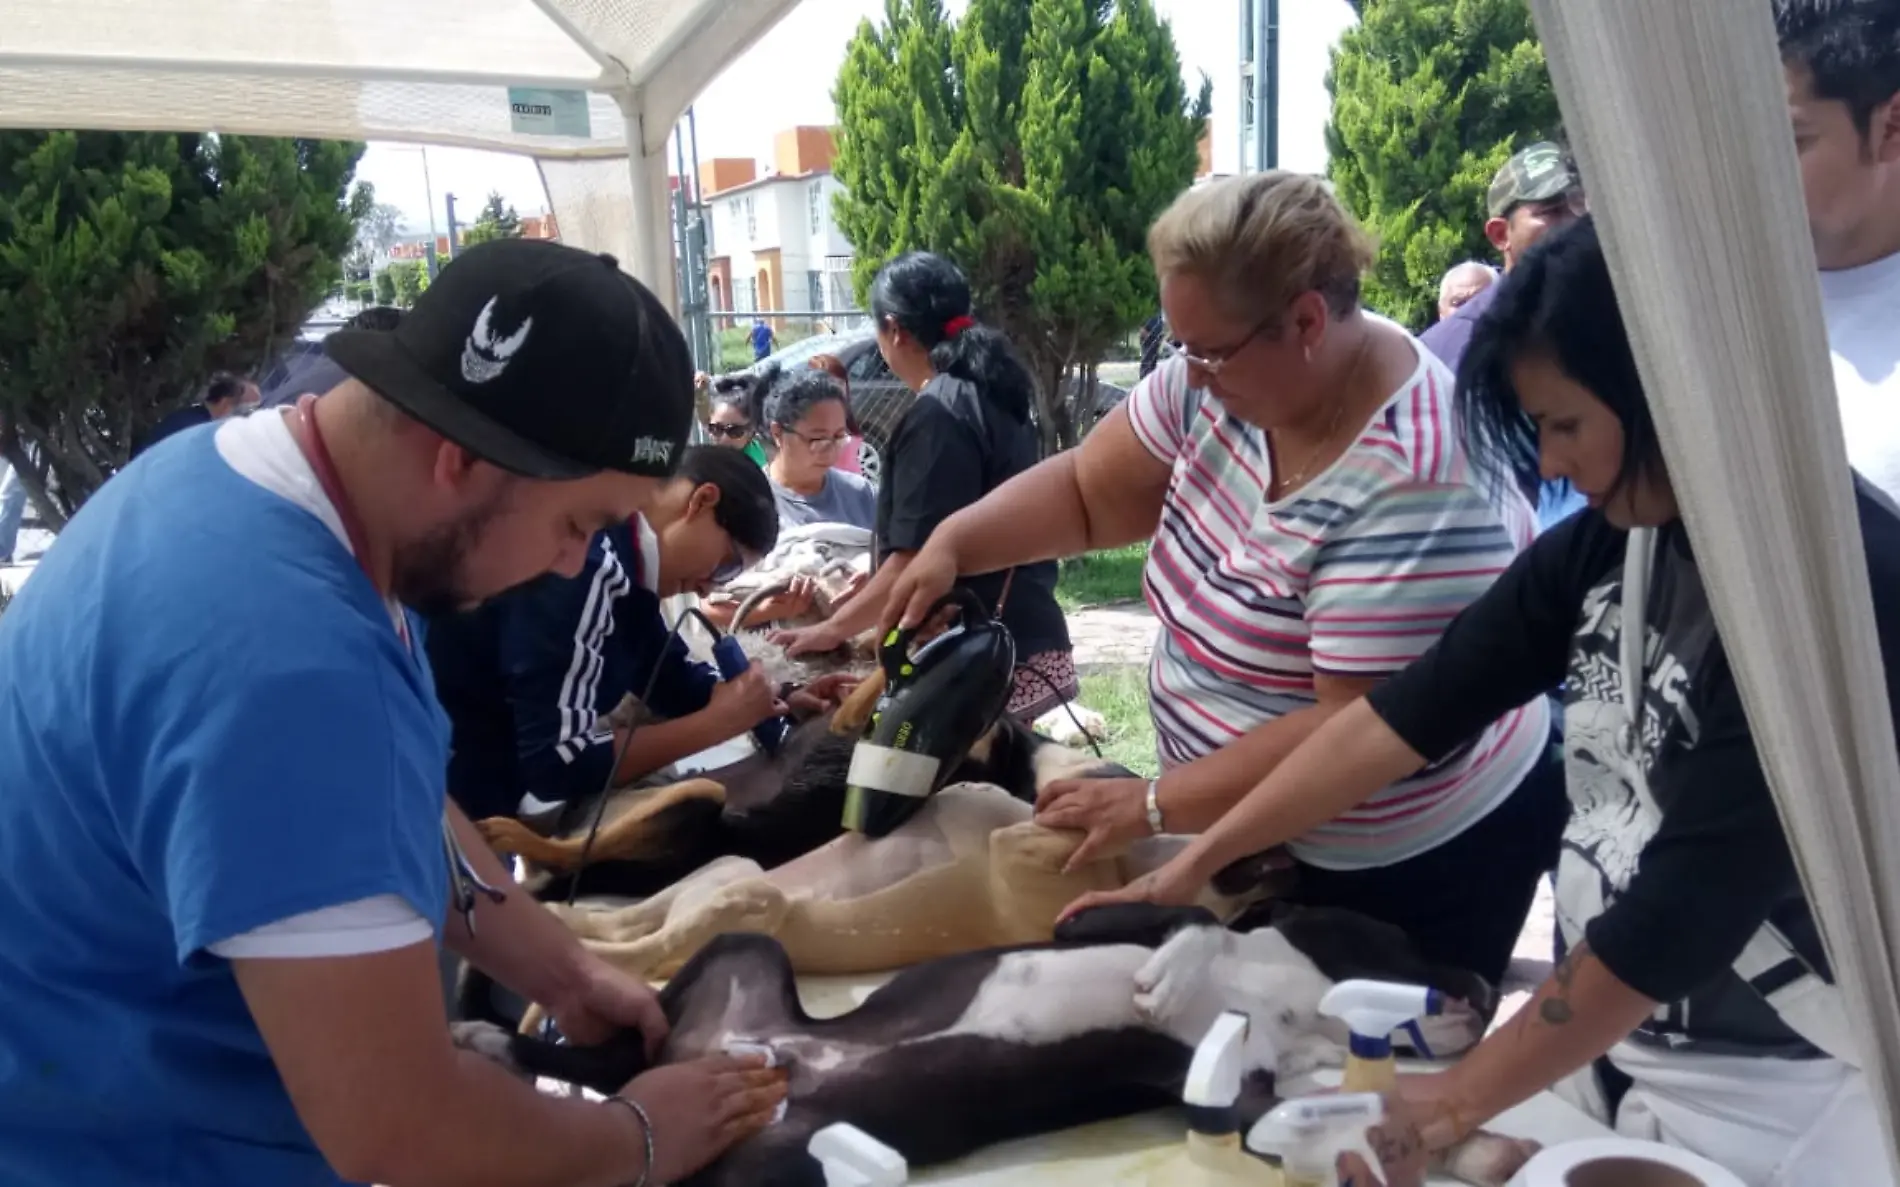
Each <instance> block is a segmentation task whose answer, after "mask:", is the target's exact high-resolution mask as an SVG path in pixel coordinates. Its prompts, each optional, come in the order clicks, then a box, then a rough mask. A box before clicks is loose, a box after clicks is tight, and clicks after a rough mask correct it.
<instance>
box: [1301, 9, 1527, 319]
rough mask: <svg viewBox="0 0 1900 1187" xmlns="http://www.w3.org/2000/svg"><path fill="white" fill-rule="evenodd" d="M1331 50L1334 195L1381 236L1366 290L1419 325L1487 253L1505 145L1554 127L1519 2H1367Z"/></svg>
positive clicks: (1387, 309) (1381, 305)
mask: <svg viewBox="0 0 1900 1187" xmlns="http://www.w3.org/2000/svg"><path fill="white" fill-rule="evenodd" d="M1359 7H1360V11H1361V20H1360V23H1359V24H1358V25H1357V26H1356V27H1355V28H1353V29H1350V30H1348V31H1347V33H1346V34H1345V36H1344V37H1342V38H1341V39H1340V43H1339V46H1338V48H1337V49H1335V50H1334V52H1333V58H1332V68H1331V70H1330V71H1329V72H1328V75H1327V88H1328V90H1330V91H1331V92H1332V96H1333V116H1332V121H1331V123H1330V124H1329V125H1328V126H1327V129H1326V145H1327V149H1328V151H1329V152H1330V154H1331V158H1332V161H1331V177H1332V181H1333V184H1334V186H1335V187H1336V189H1337V191H1338V193H1339V196H1340V200H1341V201H1343V202H1344V203H1345V204H1346V206H1347V207H1348V208H1349V209H1351V210H1352V211H1353V213H1354V214H1355V215H1357V216H1358V217H1359V218H1360V220H1362V221H1363V222H1364V223H1365V224H1366V227H1367V228H1368V229H1369V230H1371V231H1372V232H1373V233H1374V234H1375V235H1376V236H1377V237H1378V239H1379V243H1380V247H1379V260H1378V264H1377V266H1376V268H1375V270H1374V274H1373V276H1372V277H1371V278H1370V280H1369V281H1368V283H1367V286H1366V299H1367V301H1368V302H1369V303H1370V304H1371V305H1373V306H1374V307H1375V308H1377V309H1379V310H1380V311H1381V312H1383V313H1385V314H1386V315H1388V316H1390V317H1392V318H1394V319H1396V320H1398V321H1401V322H1403V323H1405V324H1407V325H1409V326H1412V327H1413V328H1415V329H1416V328H1419V327H1422V326H1423V325H1425V323H1426V321H1427V320H1428V319H1429V316H1430V312H1431V310H1432V308H1433V307H1434V305H1435V304H1436V303H1437V299H1438V281H1439V279H1440V278H1441V277H1442V276H1443V275H1444V273H1445V270H1446V269H1447V268H1449V267H1451V266H1452V265H1453V264H1456V263H1458V262H1459V261H1460V260H1466V259H1488V258H1491V257H1492V256H1493V255H1494V254H1495V253H1494V252H1493V250H1492V248H1491V246H1490V244H1489V243H1488V242H1487V241H1486V239H1485V237H1484V221H1485V209H1484V195H1485V190H1486V189H1487V188H1488V187H1489V186H1490V184H1491V177H1492V175H1493V174H1494V173H1496V172H1497V170H1498V167H1499V166H1501V165H1503V164H1504V162H1505V161H1506V160H1507V159H1509V157H1510V155H1511V154H1512V153H1513V152H1515V151H1516V150H1518V149H1520V148H1522V147H1524V146H1525V145H1527V144H1531V143H1534V142H1536V141H1538V140H1544V139H1554V138H1557V137H1559V136H1561V134H1562V132H1561V127H1560V117H1559V115H1558V111H1557V96H1556V93H1555V92H1554V91H1553V90H1552V89H1551V85H1550V75H1549V73H1548V71H1547V70H1546V68H1545V65H1544V51H1543V47H1542V46H1541V45H1539V44H1538V41H1537V30H1536V29H1535V27H1534V26H1533V25H1532V23H1531V15H1530V10H1529V8H1528V7H1527V6H1526V5H1525V3H1524V0H1405V3H1393V2H1390V0H1367V2H1365V3H1363V4H1362V5H1361V6H1359Z"/></svg>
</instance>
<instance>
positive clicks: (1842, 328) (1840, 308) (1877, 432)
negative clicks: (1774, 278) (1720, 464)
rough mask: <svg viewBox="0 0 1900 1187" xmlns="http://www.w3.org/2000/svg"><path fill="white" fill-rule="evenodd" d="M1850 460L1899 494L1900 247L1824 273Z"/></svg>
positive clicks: (1836, 383)
mask: <svg viewBox="0 0 1900 1187" xmlns="http://www.w3.org/2000/svg"><path fill="white" fill-rule="evenodd" d="M1821 312H1822V313H1823V314H1824V315H1825V316H1826V318H1827V340H1828V349H1829V351H1830V353H1831V354H1832V355H1833V360H1834V388H1835V396H1836V398H1837V399H1838V400H1839V401H1840V408H1841V429H1842V430H1843V431H1844V432H1845V434H1846V436H1847V460H1848V462H1849V463H1850V464H1852V465H1853V467H1854V468H1855V469H1856V470H1859V471H1860V472H1861V473H1862V474H1863V475H1865V476H1866V478H1867V480H1868V481H1869V482H1871V483H1873V484H1874V485H1875V486H1877V487H1879V488H1880V489H1881V490H1883V491H1886V492H1887V494H1888V495H1889V496H1891V497H1892V498H1895V499H1900V254H1895V255H1890V256H1887V257H1886V258H1885V259H1880V260H1875V261H1874V262H1873V263H1871V264H1863V265H1861V266H1860V267H1858V268H1843V269H1840V270H1839V271H1835V272H1823V273H1821Z"/></svg>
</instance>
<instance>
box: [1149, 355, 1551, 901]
mask: <svg viewBox="0 0 1900 1187" xmlns="http://www.w3.org/2000/svg"><path fill="white" fill-rule="evenodd" d="M1385 324H1387V325H1391V324H1392V323H1390V322H1386V323H1385ZM1395 328H1396V327H1395ZM1413 346H1414V349H1415V350H1417V352H1418V358H1419V362H1418V366H1417V368H1416V369H1415V370H1414V371H1413V372H1412V374H1411V375H1410V376H1409V377H1407V379H1406V380H1405V382H1404V384H1402V385H1401V386H1400V387H1399V389H1398V390H1397V391H1395V392H1394V393H1393V394H1392V398H1391V399H1389V400H1387V401H1386V403H1385V404H1384V405H1383V406H1382V407H1381V408H1380V409H1379V411H1378V412H1377V413H1375V414H1374V415H1373V416H1372V418H1371V419H1370V421H1368V423H1367V424H1366V425H1365V427H1364V428H1363V429H1362V430H1361V431H1360V434H1359V438H1358V440H1357V441H1355V442H1354V443H1353V444H1352V446H1351V447H1350V448H1349V449H1347V450H1346V452H1345V453H1344V454H1342V455H1341V456H1340V458H1339V459H1338V460H1337V461H1335V462H1334V463H1333V464H1332V465H1331V466H1330V467H1328V468H1327V469H1326V470H1325V471H1323V472H1322V473H1320V474H1319V475H1318V476H1316V477H1314V478H1313V479H1312V480H1311V481H1310V482H1308V483H1307V484H1306V485H1305V486H1303V487H1301V488H1300V489H1298V490H1297V491H1295V492H1293V493H1292V494H1291V495H1289V496H1287V497H1286V498H1283V499H1281V500H1280V501H1279V502H1277V503H1274V502H1269V501H1268V500H1267V491H1268V489H1269V487H1268V483H1269V479H1270V477H1271V474H1272V463H1271V461H1270V459H1269V456H1268V452H1267V442H1266V435H1265V433H1263V432H1262V431H1261V430H1260V429H1257V428H1254V427H1253V426H1251V425H1248V424H1245V423H1243V422H1241V421H1239V420H1236V419H1234V418H1233V417H1231V416H1229V415H1227V414H1226V412H1225V410H1224V409H1223V408H1222V407H1221V405H1220V402H1219V401H1218V400H1216V399H1214V398H1213V397H1212V396H1210V395H1209V394H1208V393H1207V392H1205V391H1203V390H1198V389H1190V388H1189V387H1188V382H1187V365H1186V364H1185V363H1184V362H1182V361H1181V360H1179V359H1170V360H1168V361H1167V362H1165V363H1163V364H1162V365H1161V366H1160V367H1158V368H1157V369H1156V370H1155V371H1154V372H1153V373H1152V374H1150V375H1149V376H1148V377H1147V378H1146V379H1144V380H1143V381H1142V382H1141V383H1140V384H1139V385H1137V386H1136V388H1135V390H1134V391H1133V392H1132V393H1130V394H1129V397H1128V412H1129V420H1130V422H1131V423H1132V424H1133V426H1134V429H1135V435H1136V436H1137V437H1138V438H1139V439H1140V440H1141V442H1142V444H1143V445H1145V446H1146V447H1147V448H1148V450H1149V452H1151V453H1153V454H1154V455H1155V456H1156V457H1157V458H1160V459H1161V460H1162V461H1164V462H1167V463H1168V464H1169V465H1171V466H1172V467H1173V470H1174V473H1173V477H1172V478H1171V479H1170V480H1169V483H1168V494H1167V501H1166V502H1165V504H1164V505H1163V508H1162V512H1161V524H1160V527H1159V528H1158V529H1157V531H1156V532H1155V537H1154V541H1153V544H1152V545H1151V547H1150V548H1149V552H1148V564H1147V569H1146V572H1145V573H1144V575H1143V584H1144V587H1145V590H1146V593H1147V598H1148V604H1149V605H1150V606H1151V607H1152V608H1153V609H1154V612H1155V614H1156V616H1157V617H1158V618H1159V619H1160V621H1161V627H1160V635H1159V638H1158V639H1157V640H1156V644H1155V651H1154V659H1153V662H1152V664H1151V666H1150V669H1149V692H1150V697H1151V702H1152V712H1153V714H1154V722H1155V730H1156V734H1157V746H1158V749H1159V751H1160V758H1161V763H1162V766H1163V767H1164V768H1165V767H1172V766H1176V765H1179V764H1181V763H1186V762H1190V761H1192V760H1194V759H1197V758H1200V757H1202V756H1203V755H1206V754H1208V753H1210V752H1212V751H1214V750H1217V749H1219V748H1220V747H1222V746H1224V745H1226V744H1227V743H1229V742H1231V741H1233V740H1234V739H1235V738H1238V737H1239V736H1241V735H1242V734H1244V733H1247V732H1248V731H1249V730H1252V729H1254V728H1255V727H1257V726H1259V725H1262V724H1264V723H1266V722H1268V721H1272V720H1274V719H1275V718H1278V717H1281V716H1283V715H1285V714H1287V713H1291V712H1293V711H1295V710H1298V709H1303V708H1306V707H1307V706H1309V705H1312V704H1314V703H1315V699H1316V698H1315V695H1314V691H1313V675H1314V673H1315V672H1324V673H1326V674H1328V675H1338V676H1351V677H1378V676H1385V675H1388V674H1390V673H1392V672H1395V671H1397V670H1399V669H1400V668H1403V667H1405V666H1406V664H1408V663H1410V662H1411V661H1412V660H1413V659H1415V658H1417V657H1418V656H1419V655H1420V654H1421V653H1423V652H1424V651H1425V649H1426V648H1428V647H1430V646H1431V644H1432V642H1433V641H1434V640H1436V639H1437V638H1438V635H1439V633H1440V632H1441V631H1443V630H1444V628H1445V626H1446V624H1448V623H1449V622H1450V621H1451V620H1452V618H1453V617H1454V616H1455V615H1456V614H1457V613H1458V612H1459V611H1460V610H1462V609H1464V607H1465V606H1466V605H1467V604H1469V603H1470V602H1471V601H1472V600H1473V599H1475V598H1476V597H1477V596H1478V595H1479V594H1480V593H1482V592H1483V591H1484V590H1485V588H1486V587H1488V586H1489V585H1490V584H1491V582H1492V581H1493V580H1494V579H1495V578H1496V577H1497V575H1498V574H1499V573H1502V572H1503V571H1504V569H1505V568H1506V567H1507V566H1508V565H1509V564H1510V563H1511V561H1512V560H1513V559H1514V558H1515V557H1516V556H1517V554H1518V553H1519V552H1520V551H1522V550H1523V549H1524V548H1525V547H1527V546H1528V545H1529V544H1530V542H1531V538H1532V535H1533V534H1534V531H1535V527H1536V519H1535V515H1534V513H1533V512H1532V510H1531V506H1530V504H1529V503H1528V502H1527V501H1526V500H1525V499H1524V498H1523V497H1522V495H1520V494H1519V493H1518V492H1517V491H1516V490H1515V488H1509V487H1508V484H1505V485H1506V486H1507V489H1505V490H1503V491H1499V492H1496V493H1493V492H1492V491H1491V490H1490V489H1489V484H1487V483H1483V482H1482V481H1481V480H1479V479H1476V478H1474V477H1473V476H1472V474H1471V472H1470V468H1469V466H1468V465H1467V463H1466V460H1465V456H1464V451H1463V448H1462V446H1461V444H1460V439H1459V436H1458V433H1457V429H1456V425H1455V424H1454V421H1453V410H1452V399H1451V396H1452V376H1451V372H1450V371H1448V370H1447V369H1446V368H1445V366H1444V364H1443V363H1441V362H1439V361H1438V360H1437V359H1436V358H1435V357H1433V356H1432V354H1431V353H1430V352H1429V351H1427V350H1425V349H1423V348H1422V347H1419V346H1418V345H1417V343H1416V341H1414V343H1413ZM1549 713H1550V711H1549V706H1548V704H1547V703H1546V701H1545V699H1544V698H1543V697H1538V698H1536V699H1535V700H1534V701H1533V702H1532V703H1531V704H1528V705H1525V706H1523V707H1521V708H1519V709H1516V710H1514V711H1512V712H1511V713H1510V714H1508V715H1506V716H1505V717H1503V718H1501V719H1499V720H1498V721H1497V722H1495V723H1494V724H1492V725H1491V726H1490V727H1488V728H1487V729H1486V730H1485V731H1484V732H1483V733H1481V734H1480V735H1479V736H1478V737H1476V738H1474V739H1473V740H1472V741H1471V743H1470V744H1469V745H1467V746H1465V747H1464V748H1462V749H1460V750H1458V751H1457V752H1455V753H1453V754H1452V755H1451V756H1449V757H1448V758H1446V759H1445V760H1444V761H1443V762H1440V763H1437V764H1434V765H1433V766H1430V767H1427V768H1425V769H1424V770H1422V771H1420V772H1419V773H1418V774H1416V775H1414V776H1413V777H1411V778H1409V779H1405V780H1403V781H1401V782H1398V783H1395V784H1393V785H1391V786H1390V787H1387V788H1385V789H1384V790H1382V791H1380V792H1379V793H1378V794H1376V795H1374V796H1373V797H1372V798H1371V799H1369V800H1367V801H1366V802H1365V803H1363V804H1360V805H1359V806H1358V807H1356V808H1354V809H1353V810H1352V811H1350V812H1347V813H1346V814H1345V815H1343V816H1340V817H1339V818H1337V819H1335V820H1333V821H1332V822H1330V823H1328V824H1325V825H1322V826H1320V827H1319V828H1317V829H1314V830H1313V831H1312V832H1311V833H1308V834H1307V835H1306V836H1303V837H1300V838H1298V839H1297V840H1295V841H1293V842H1291V843H1290V845H1289V848H1290V849H1291V850H1292V852H1293V854H1294V856H1296V857H1297V858H1299V859H1300V860H1301V861H1304V862H1308V863H1310V864H1312V865H1316V866H1322V867H1326V868H1329V869H1365V868H1368V867H1372V866H1383V865H1390V864H1392V863H1394V862H1398V861H1402V860H1404V859H1406V858H1408V857H1413V856H1416V855H1417V854H1419V853H1423V852H1425V851H1427V850H1429V849H1432V848H1434V847H1435V846H1437V845H1440V844H1442V843H1444V842H1445V841H1448V840H1450V839H1451V838H1452V837H1455V836H1457V835H1458V834H1459V833H1461V832H1463V831H1464V830H1465V829H1466V828H1468V827H1470V826H1471V825H1472V824H1474V823H1476V822H1477V821H1478V820H1480V819H1482V818H1483V817H1484V816H1485V814H1486V813H1488V812H1490V811H1491V809H1493V808H1494V807H1496V806H1497V805H1498V804H1500V803H1502V802H1503V800H1504V799H1505V798H1506V797H1507V796H1509V795H1510V794H1511V792H1512V791H1513V790H1515V789H1516V787H1517V785H1518V783H1519V782H1520V781H1521V780H1522V779H1523V778H1524V776H1525V775H1526V774H1528V773H1529V771H1530V769H1531V767H1532V765H1533V764H1534V763H1535V762H1536V761H1537V759H1538V757H1539V755H1541V754H1542V753H1543V751H1544V749H1545V748H1546V747H1547V746H1548V745H1549V742H1550V716H1549Z"/></svg>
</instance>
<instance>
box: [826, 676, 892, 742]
mask: <svg viewBox="0 0 1900 1187" xmlns="http://www.w3.org/2000/svg"><path fill="white" fill-rule="evenodd" d="M885 680H886V677H885V675H884V669H883V668H879V669H877V670H876V671H875V672H872V673H871V674H870V675H869V676H866V677H865V678H864V679H863V680H862V681H860V682H859V683H858V686H857V687H856V688H854V689H852V690H851V692H850V693H849V694H848V695H846V697H845V698H844V700H843V702H841V703H840V704H839V705H838V707H837V708H836V709H834V710H832V713H831V732H832V733H834V734H839V735H850V734H861V733H863V732H864V729H865V727H866V726H868V725H870V724H871V711H872V710H874V709H876V708H877V699H878V698H879V697H881V696H883V695H884V684H885Z"/></svg>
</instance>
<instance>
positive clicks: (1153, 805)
mask: <svg viewBox="0 0 1900 1187" xmlns="http://www.w3.org/2000/svg"><path fill="white" fill-rule="evenodd" d="M1160 794H1161V780H1160V779H1159V778H1156V779H1150V780H1148V831H1149V832H1151V833H1153V834H1154V835H1155V836H1157V837H1158V836H1160V835H1161V834H1162V833H1164V832H1166V831H1167V830H1166V829H1164V828H1162V827H1161V800H1160V798H1159V797H1160Z"/></svg>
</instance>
